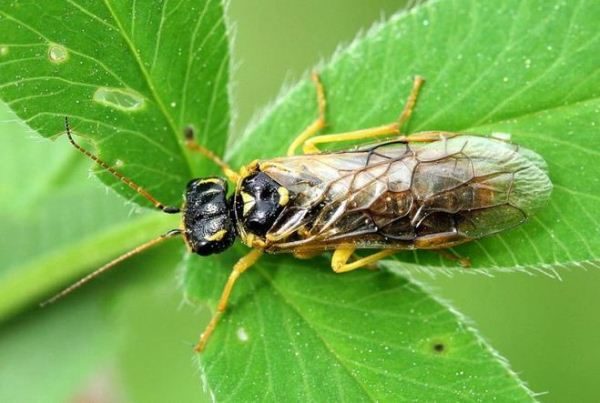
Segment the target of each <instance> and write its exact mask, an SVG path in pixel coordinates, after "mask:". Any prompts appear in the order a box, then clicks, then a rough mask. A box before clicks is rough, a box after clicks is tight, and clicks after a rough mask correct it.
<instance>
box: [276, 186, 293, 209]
mask: <svg viewBox="0 0 600 403" xmlns="http://www.w3.org/2000/svg"><path fill="white" fill-rule="evenodd" d="M277 193H279V205H280V206H285V205H286V204H288V202H289V201H290V192H289V191H288V190H287V189H286V188H284V187H283V186H280V187H279V188H278V189H277Z"/></svg>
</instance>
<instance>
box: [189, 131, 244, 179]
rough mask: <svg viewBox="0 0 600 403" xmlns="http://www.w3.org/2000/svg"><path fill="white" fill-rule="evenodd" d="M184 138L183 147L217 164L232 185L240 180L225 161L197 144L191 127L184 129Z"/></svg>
mask: <svg viewBox="0 0 600 403" xmlns="http://www.w3.org/2000/svg"><path fill="white" fill-rule="evenodd" d="M184 136H185V145H186V147H187V148H189V149H190V150H192V151H196V152H199V153H200V154H202V155H204V156H205V157H206V158H208V159H209V160H211V161H212V162H214V163H215V164H217V165H218V166H219V168H221V170H222V171H223V174H225V176H226V177H227V179H229V180H230V181H232V182H233V183H237V181H238V179H239V178H240V176H239V174H238V173H237V172H235V171H234V170H233V169H231V167H230V166H229V165H228V164H227V163H226V162H225V161H223V160H222V159H221V158H220V157H219V156H218V155H217V154H215V153H214V152H212V151H211V150H209V149H208V148H206V147H204V146H202V145H200V144H198V142H197V141H196V138H195V133H194V129H193V128H192V127H190V126H188V127H186V128H185V130H184Z"/></svg>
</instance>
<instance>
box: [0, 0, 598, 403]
mask: <svg viewBox="0 0 600 403" xmlns="http://www.w3.org/2000/svg"><path fill="white" fill-rule="evenodd" d="M403 4H404V2H402V1H393V0H371V1H369V2H365V1H361V0H329V1H327V2H322V1H317V0H305V1H302V2H291V1H287V2H282V1H277V0H262V1H260V2H256V1H255V2H250V1H232V2H231V3H230V6H229V9H228V13H229V16H230V20H231V21H232V22H233V24H234V28H235V41H234V52H233V53H234V62H235V71H234V96H235V100H234V106H235V108H236V109H237V114H238V118H237V120H236V123H235V125H234V133H239V132H240V131H241V130H242V128H243V127H244V126H245V124H246V123H247V122H248V120H249V119H250V118H251V116H252V115H253V114H254V113H256V112H257V111H259V110H260V107H261V106H262V105H265V104H266V103H268V102H269V101H270V100H272V99H273V98H274V97H275V96H276V95H277V93H278V92H279V89H280V88H281V86H282V85H284V83H285V82H293V81H294V80H296V79H298V78H299V77H301V75H302V74H303V73H304V72H305V71H307V70H308V69H310V68H311V66H313V65H315V64H316V63H318V62H319V60H321V59H323V58H327V57H328V56H329V55H331V54H332V52H333V51H334V50H335V48H336V47H337V46H338V45H339V44H340V43H342V44H343V43H348V42H349V41H351V40H352V38H353V37H354V36H355V35H356V33H357V32H358V31H360V30H361V29H366V28H368V27H369V26H370V25H372V24H373V23H374V22H376V21H378V20H380V19H382V18H383V17H384V16H386V15H387V16H389V15H391V14H392V13H393V12H395V11H396V10H398V9H399V8H400V7H402V5H403ZM292 135H294V133H290V136H292ZM0 145H1V146H2V149H3V150H9V151H10V153H11V158H4V157H3V161H2V163H1V164H0V167H1V168H2V173H0V179H1V180H2V181H1V183H2V185H1V187H0V191H1V192H2V193H0V205H1V206H2V208H3V211H2V212H1V213H0V220H1V222H2V224H1V225H2V228H3V230H2V237H3V240H2V246H0V248H1V249H0V251H1V253H2V266H10V265H11V264H12V263H13V262H15V261H18V259H19V258H22V257H26V256H28V255H29V254H30V253H32V251H39V250H40V248H41V249H43V248H46V249H49V250H51V248H52V245H53V243H54V242H58V241H59V240H57V239H56V238H61V236H60V234H61V233H64V232H68V233H69V234H67V235H65V239H67V238H68V237H73V236H77V235H78V234H84V233H85V230H86V228H89V226H90V225H102V223H106V222H114V221H115V220H128V219H136V218H137V216H138V215H139V214H140V213H139V212H137V211H134V209H133V207H132V206H131V205H125V204H124V203H123V201H122V200H121V199H119V198H118V197H117V196H115V195H114V194H112V193H109V192H107V191H105V189H104V188H103V186H102V185H101V184H99V182H98V181H97V180H96V179H94V178H90V177H89V176H88V174H87V171H88V167H89V164H88V163H87V162H86V161H82V160H81V158H79V157H78V156H77V155H75V154H74V153H73V151H72V150H71V149H70V147H69V146H68V145H67V144H66V143H65V142H64V139H62V140H59V141H56V142H49V141H45V140H42V139H41V138H39V137H36V135H35V134H34V133H30V132H29V131H27V130H26V129H25V128H24V127H23V126H22V125H20V124H19V123H18V122H17V121H16V120H15V118H14V117H13V116H12V115H11V114H10V113H9V112H8V110H7V109H6V108H5V107H4V106H1V107H0ZM19 150H21V151H22V152H19ZM5 153H6V151H4V152H3V156H4V155H6V154H5ZM15 155H16V156H15ZM53 160H64V161H63V166H64V167H66V168H65V172H63V173H61V175H60V176H59V177H58V179H57V178H54V179H53V182H52V183H51V186H48V187H47V188H44V187H39V186H38V187H37V188H36V189H33V190H32V189H31V188H30V187H29V186H28V184H27V183H24V182H23V178H26V177H27V175H42V174H43V173H44V169H45V166H46V165H47V164H49V161H53ZM11 161H12V162H11ZM48 189H52V192H53V195H48V194H46V193H44V192H48ZM82 194H85V196H86V197H82V196H81V195H82ZM90 197H91V198H93V199H94V203H93V205H91V206H87V207H86V206H81V205H80V201H81V200H86V199H89V198H90ZM7 201H11V202H10V203H7ZM68 203H71V204H72V206H71V207H70V210H69V209H65V205H66V206H68ZM86 208H88V209H93V211H94V215H95V220H94V222H91V223H90V222H88V223H85V222H83V223H78V222H77V220H76V219H75V220H74V219H73V217H72V216H71V218H70V219H68V218H67V217H66V214H67V213H65V212H67V211H71V212H73V211H80V210H79V209H83V211H82V212H81V213H80V214H78V215H81V216H85V209H86ZM24 211H26V212H27V213H24ZM61 212H63V213H61ZM61 214H62V215H61ZM149 214H151V213H149ZM49 216H50V217H52V219H53V220H54V221H53V224H52V225H51V226H50V228H53V230H52V233H51V234H47V233H45V234H40V233H39V231H36V223H37V222H38V221H39V219H40V217H43V218H44V219H47V217H49ZM582 225H585V223H582ZM48 227H49V226H48V225H45V226H44V228H45V230H44V231H47V228H48ZM152 235H153V234H152ZM182 254H183V248H182V247H181V245H179V244H177V243H176V242H174V243H171V244H168V245H164V246H161V247H160V248H157V249H156V250H154V251H151V252H149V253H146V254H145V255H143V256H137V257H135V258H133V259H131V260H130V261H129V262H126V263H125V264H123V265H121V267H119V268H118V270H116V271H115V272H113V273H110V274H108V275H106V276H105V277H104V278H102V279H100V280H98V281H96V282H95V283H94V284H91V285H89V286H87V287H86V288H85V289H84V290H80V292H78V293H76V294H74V295H72V296H70V297H69V299H67V300H64V301H62V302H61V303H59V304H56V305H54V306H52V307H50V308H47V309H43V310H40V309H37V308H31V309H30V310H29V311H28V312H25V313H22V314H20V315H18V316H16V317H14V318H13V319H11V320H10V321H8V322H7V323H3V324H2V325H1V326H0V401H3V402H7V401H11V402H21V401H23V402H31V401H42V402H45V401H94V402H115V401H116V402H121V401H139V402H163V401H204V400H208V396H205V395H204V392H203V391H202V386H201V383H200V381H199V379H200V374H198V370H197V367H196V365H195V363H194V362H193V357H192V354H191V346H192V345H193V344H194V342H195V340H196V337H197V336H198V334H199V332H200V331H201V326H200V325H201V323H202V322H203V320H204V319H205V315H206V312H205V311H204V310H203V309H200V308H195V307H191V306H189V305H187V304H184V303H183V302H182V297H181V291H180V290H179V289H178V278H179V277H178V269H177V267H178V261H179V260H180V258H181V256H182ZM0 270H4V268H0ZM559 274H560V277H561V280H558V279H556V278H550V277H545V276H543V275H541V274H539V273H536V274H535V275H531V276H529V275H527V274H522V273H513V274H496V275H495V277H485V276H482V275H472V274H469V273H468V271H466V270H465V271H459V270H457V272H456V274H455V275H453V276H452V277H447V276H445V275H438V276H431V275H428V274H422V273H421V274H417V275H416V276H417V278H419V279H420V280H421V281H423V282H425V283H426V284H428V285H430V287H432V288H433V289H434V290H436V291H437V293H438V294H439V295H441V296H442V297H444V298H446V299H448V300H449V301H451V302H452V303H453V305H454V306H455V307H456V308H457V309H458V310H459V311H461V312H462V313H464V314H465V315H466V316H467V317H468V318H470V319H471V320H472V323H473V325H474V326H475V327H476V328H478V329H479V330H480V331H481V333H482V334H483V335H484V337H485V338H486V339H487V340H488V341H489V342H490V343H491V344H492V346H494V347H495V348H496V350H497V351H498V352H499V353H500V354H501V355H502V356H504V357H506V358H507V359H508V361H509V362H510V364H511V367H512V368H513V369H514V370H515V371H516V372H517V373H519V374H520V376H521V378H522V379H523V380H525V381H526V382H527V383H528V385H529V386H530V388H531V389H533V390H534V391H535V392H539V393H545V394H543V395H541V396H540V397H539V398H540V400H542V401H547V402H565V401H577V402H588V401H589V402H593V401H597V400H598V395H599V394H600V393H599V392H600V386H599V385H598V382H597V379H596V378H597V376H598V375H597V374H598V370H599V369H600V365H599V364H598V363H600V343H598V341H599V340H600V315H598V314H597V312H596V310H595V309H596V307H597V306H598V305H599V302H600V294H599V293H598V291H597V290H598V289H599V288H600V272H599V271H584V270H572V271H560V273H559ZM0 298H1V297H0ZM150 352H151V354H150Z"/></svg>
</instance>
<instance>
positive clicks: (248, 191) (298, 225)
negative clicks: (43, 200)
mask: <svg viewBox="0 0 600 403" xmlns="http://www.w3.org/2000/svg"><path fill="white" fill-rule="evenodd" d="M312 79H313V81H314V83H315V87H316V95H317V105H318V117H317V118H316V119H315V120H314V121H313V122H312V123H311V124H310V125H309V126H308V127H307V128H306V129H305V130H304V131H303V132H302V133H301V134H300V135H299V136H297V137H296V139H295V140H294V141H293V142H292V143H291V145H290V146H289V149H288V153H287V156H285V157H279V158H273V159H266V160H256V161H253V162H251V163H249V164H248V165H246V166H244V167H242V168H241V169H240V170H239V171H235V170H233V169H232V168H231V167H229V165H227V163H225V162H224V161H223V160H222V159H221V158H220V157H218V156H217V155H216V154H215V153H213V152H212V151H210V150H208V149H206V148H205V147H203V146H201V145H200V144H198V143H197V142H195V140H194V131H193V129H192V128H186V129H184V133H185V142H186V145H187V146H188V147H189V148H190V149H192V150H195V151H197V152H200V153H201V154H203V155H204V156H205V157H207V158H209V159H210V160H212V161H213V162H214V163H216V164H217V165H218V166H219V167H221V169H222V171H223V174H224V177H207V178H198V179H193V180H191V181H190V182H189V183H188V185H187V188H186V190H185V194H184V202H183V205H182V206H181V207H174V206H166V205H164V204H162V203H161V202H159V201H158V200H157V199H155V198H154V197H153V196H152V195H151V194H150V193H149V192H147V191H146V190H145V189H144V188H142V187H141V186H139V185H137V184H136V183H134V182H133V181H132V180H131V179H129V178H126V177H125V176H123V175H122V174H121V173H119V172H118V171H117V170H116V169H115V168H113V167H110V166H109V165H108V164H106V163H105V162H104V161H102V160H100V159H99V158H98V157H97V156H95V155H93V154H92V153H90V152H89V151H87V150H86V149H84V148H83V147H81V146H80V145H79V144H78V143H76V142H75V141H74V139H73V136H72V133H71V129H70V127H69V122H68V120H67V119H65V123H66V132H67V136H68V138H69V140H70V142H71V143H72V144H73V146H75V148H77V149H78V150H79V151H80V152H82V153H84V154H85V155H86V156H87V157H89V158H91V159H92V160H93V161H95V162H96V163H97V164H98V165H100V166H101V167H103V168H104V169H105V170H106V171H108V172H110V173H111V174H113V175H114V176H115V177H117V178H118V179H119V180H121V181H122V182H124V183H125V184H127V185H128V186H129V187H131V188H132V189H133V190H135V191H136V192H138V193H139V194H140V195H141V196H143V197H145V198H146V199H147V200H149V201H150V202H151V203H152V204H153V205H154V206H155V207H156V208H158V209H160V210H162V211H163V212H165V213H169V214H175V213H182V221H181V226H180V228H177V229H174V230H172V231H169V232H167V233H166V234H163V235H161V236H160V237H158V238H156V239H153V240H151V241H149V242H147V243H145V244H143V245H140V246H139V247H137V248H135V249H134V250H132V251H130V252H128V253H126V254H124V255H122V256H120V257H118V258H116V259H115V260H113V261H112V262H110V263H108V264H106V265H105V266H103V267H101V268H100V269H98V270H96V271H94V272H93V273H91V274H89V275H87V276H86V277H84V278H82V279H81V280H79V281H78V282H76V283H75V284H73V285H72V286H70V287H68V288H67V289H65V290H64V291H62V292H60V293H59V294H57V295H56V296H54V297H53V298H52V299H50V300H49V301H48V302H52V301H54V300H56V299H58V298H60V297H62V296H64V295H65V294H67V293H69V292H70V291H72V290H73V289H75V288H77V287H78V286H80V285H82V284H83V283H85V282H87V281H88V280H90V279H92V278H93V277H96V276H97V275H98V274H100V273H102V272H104V271H106V270H108V269H110V268H111V267H113V266H114V265H115V264H117V263H119V262H121V261H122V260H124V259H126V258H128V257H130V256H132V255H133V254H136V253H139V252H141V251H143V250H146V249H148V248H150V247H152V246H154V245H156V244H158V243H160V242H162V241H164V240H166V239H169V238H172V237H175V236H181V237H182V238H183V241H184V242H185V244H186V245H187V247H188V249H189V251H191V252H193V253H196V254H198V255H201V256H207V255H211V254H215V253H221V252H223V251H225V250H226V249H228V248H229V247H230V246H231V245H232V244H233V243H234V241H235V240H236V239H238V238H239V239H240V240H241V241H242V242H243V243H244V244H246V245H247V246H248V247H250V248H251V250H250V252H249V253H248V254H247V255H245V256H243V257H242V258H240V259H239V261H238V262H237V263H236V264H235V265H234V267H233V270H232V271H231V274H230V275H229V278H228V280H227V282H226V284H225V286H224V289H223V292H222V295H221V298H220V300H219V303H218V306H217V310H216V312H215V313H214V315H213V317H212V319H211V321H210V322H209V324H208V325H207V327H206V329H205V330H204V332H203V333H202V335H201V337H200V340H199V342H198V344H197V345H196V350H197V351H202V350H203V349H204V347H205V346H206V343H207V340H208V339H209V337H210V335H211V334H212V333H213V331H214V330H215V327H216V325H217V323H218V321H219V319H220V317H221V316H222V314H223V312H224V311H225V309H226V306H227V301H228V299H229V296H230V294H231V292H232V290H233V287H234V285H235V282H236V280H237V279H238V278H239V276H240V275H241V274H242V273H244V272H245V271H246V270H248V268H250V267H251V266H252V265H253V264H254V263H255V262H256V261H257V260H258V259H259V258H260V257H261V255H262V254H263V253H281V252H286V253H292V254H294V255H295V256H297V257H299V258H304V257H310V256H314V255H317V254H321V253H323V252H325V251H331V252H332V257H331V267H332V269H333V270H334V271H335V272H336V273H343V272H349V271H352V270H355V269H358V268H361V267H365V266H369V265H372V264H374V263H376V262H378V261H379V260H381V259H383V258H385V257H387V256H390V255H392V254H394V253H397V252H399V251H402V250H414V249H428V250H433V251H439V252H442V253H444V254H445V255H447V256H449V257H451V258H452V257H454V258H455V259H458V260H459V262H460V263H462V264H463V265H468V260H467V259H465V258H459V257H457V256H456V255H454V254H451V253H449V252H447V250H448V248H450V247H453V246H455V245H459V244H462V243H465V242H469V241H472V240H474V239H479V238H482V237H484V236H488V235H492V234H496V233H498V232H500V231H504V230H506V229H509V228H513V227H515V226H517V225H519V224H521V223H523V222H525V221H526V220H527V218H528V217H529V216H530V215H531V214H532V213H533V212H534V211H535V210H536V209H538V208H539V207H541V206H542V205H543V204H544V203H545V202H546V201H547V200H548V198H549V197H550V193H551V190H552V184H551V182H550V179H549V177H548V173H547V167H546V164H545V162H544V160H543V159H542V157H540V156H539V155H538V154H536V153H535V152H533V151H531V150H528V149H525V148H522V147H519V146H517V145H515V144H511V143H510V142H509V141H507V139H502V138H494V137H484V136H480V135H471V134H461V133H453V132H442V131H429V132H419V133H414V134H410V135H404V134H402V128H403V126H404V125H405V124H406V122H407V121H408V119H409V118H410V116H411V114H412V111H413V109H414V107H415V104H416V101H417V96H418V93H419V91H420V88H421V86H422V84H423V83H424V80H423V79H422V78H421V77H416V78H415V79H414V82H413V86H412V91H411V92H410V95H409V96H408V98H407V100H406V102H405V105H404V109H403V111H402V113H401V114H400V117H399V118H398V119H397V120H396V121H395V122H393V123H391V124H386V125H382V126H378V127H373V128H368V129H362V130H357V131H353V132H348V133H340V134H325V135H319V132H320V131H321V130H322V129H323V128H324V127H325V109H326V98H325V91H324V88H323V85H322V84H321V81H320V78H319V76H318V75H317V74H313V76H312ZM367 139H379V142H375V143H372V144H368V145H360V146H357V147H355V148H353V149H350V150H343V151H326V152H322V151H321V150H320V149H319V147H320V145H322V144H326V143H337V142H346V141H363V140H367ZM381 139H384V140H383V141H381ZM298 148H302V151H303V152H302V154H301V155H296V151H297V149H298ZM229 183H231V184H233V185H234V190H233V192H232V193H231V194H229V192H228V187H229V185H228V184H229ZM359 249H371V250H374V252H373V253H371V254H369V255H367V256H364V257H358V256H356V255H355V251H356V250H359Z"/></svg>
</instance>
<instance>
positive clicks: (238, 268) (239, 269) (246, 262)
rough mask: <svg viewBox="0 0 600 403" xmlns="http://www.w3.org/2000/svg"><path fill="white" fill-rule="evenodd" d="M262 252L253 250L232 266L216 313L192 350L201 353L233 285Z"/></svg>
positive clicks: (215, 325)
mask: <svg viewBox="0 0 600 403" xmlns="http://www.w3.org/2000/svg"><path fill="white" fill-rule="evenodd" d="M262 253H263V252H262V250H260V249H253V250H251V251H250V252H249V253H248V254H246V255H245V256H243V257H241V258H240V260H238V261H237V263H236V264H235V265H234V266H233V270H231V273H230V274H229V278H228V279H227V283H225V287H224V288H223V292H222V293H221V298H219V305H217V311H216V312H215V313H214V315H213V317H212V318H211V319H210V322H208V325H207V326H206V329H204V332H202V336H200V340H199V341H198V344H196V347H195V348H194V350H196V351H197V352H201V351H202V350H204V347H206V343H207V342H208V339H209V338H210V335H211V334H212V333H213V332H214V331H215V328H216V327H217V323H219V319H221V316H222V315H223V312H225V309H226V308H227V302H228V301H229V296H230V295H231V290H232V289H233V286H234V285H235V282H236V281H237V279H238V278H239V277H240V275H241V274H242V273H243V272H245V271H246V270H248V269H249V268H250V267H251V266H252V265H253V264H254V263H256V261H257V260H258V259H259V258H260V257H261V256H262Z"/></svg>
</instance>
